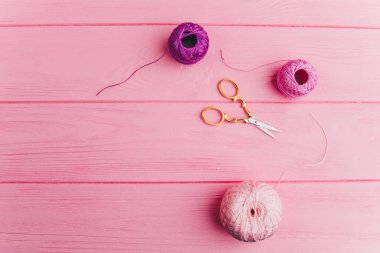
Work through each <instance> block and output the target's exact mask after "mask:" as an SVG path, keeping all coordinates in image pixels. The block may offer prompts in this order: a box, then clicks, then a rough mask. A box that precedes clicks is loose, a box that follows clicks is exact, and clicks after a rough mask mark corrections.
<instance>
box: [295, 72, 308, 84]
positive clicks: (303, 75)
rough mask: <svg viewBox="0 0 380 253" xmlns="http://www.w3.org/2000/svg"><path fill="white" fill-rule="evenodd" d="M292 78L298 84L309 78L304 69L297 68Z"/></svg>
mask: <svg viewBox="0 0 380 253" xmlns="http://www.w3.org/2000/svg"><path fill="white" fill-rule="evenodd" d="M294 78H295V79H296V82H297V83H298V84H299V85H303V84H305V83H306V82H307V80H309V75H308V74H307V72H306V71H305V70H304V69H299V70H297V71H296V73H294Z"/></svg>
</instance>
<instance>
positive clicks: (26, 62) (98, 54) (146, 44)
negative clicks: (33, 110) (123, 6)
mask: <svg viewBox="0 0 380 253" xmlns="http://www.w3.org/2000/svg"><path fill="white" fill-rule="evenodd" d="M172 28H173V27H170V26H169V27H154V26H147V27H59V28H57V27H49V28H17V29H14V28H3V29H0V47H1V48H6V50H0V59H2V60H1V61H0V75H1V77H2V78H1V79H0V100H2V101H38V100H43V101H46V100H48V101H52V100H54V101H55V100H65V101H67V100H70V101H72V100H76V101H78V100H108V101H110V100H138V101H141V100H142V101H146V100H154V101H168V100H170V101H183V100H186V101H200V100H202V101H203V100H219V101H220V100H223V98H222V97H221V96H220V94H219V93H218V92H216V88H215V87H216V83H217V81H219V80H220V79H221V78H223V77H231V78H233V79H235V80H236V81H238V83H239V84H240V86H241V89H242V95H243V96H244V97H246V99H248V100H252V101H289V99H288V98H286V97H284V96H283V95H282V94H280V93H279V92H278V91H277V89H276V87H275V79H274V77H275V75H276V72H277V71H278V70H279V68H280V67H281V66H282V64H283V63H281V62H280V63H276V64H273V65H270V66H266V67H263V68H261V69H259V70H257V71H254V72H249V73H244V72H237V71H234V70H230V69H228V68H226V67H225V66H224V65H223V64H222V63H221V60H220V56H219V50H220V49H223V50H224V54H225V57H226V59H227V60H228V62H229V63H230V64H231V65H234V66H236V67H240V68H243V69H250V68H252V67H255V66H259V65H262V64H265V63H270V62H273V61H278V60H281V59H283V60H286V59H297V58H302V59H307V60H309V61H310V62H311V63H312V64H313V65H314V66H315V67H316V69H317V72H318V75H319V83H318V87H317V89H316V90H315V91H314V92H313V93H311V94H310V95H309V96H306V97H304V98H300V99H298V100H297V101H379V98H380V86H379V85H377V84H378V83H380V73H379V71H378V66H379V65H380V57H379V56H380V48H379V46H378V45H379V44H380V36H378V35H379V32H378V31H375V30H348V29H346V30H336V29H310V28H307V29H306V28H305V29H285V28H257V27H233V28H232V27H229V28H228V27H210V28H208V33H209V35H210V40H211V47H210V50H209V53H208V55H207V56H206V58H205V59H204V60H202V61H201V62H199V63H198V64H195V65H191V66H185V65H182V64H179V63H178V62H176V61H175V60H173V59H172V58H171V57H170V56H169V55H167V56H166V57H165V58H164V59H162V61H160V62H158V63H157V64H155V65H153V66H149V67H147V68H146V69H143V70H141V71H140V72H139V73H137V74H136V75H135V76H134V77H133V79H132V80H130V82H128V83H126V84H125V85H123V86H119V87H115V88H113V89H110V90H106V91H105V92H104V93H102V94H101V95H100V96H98V97H96V96H95V94H96V93H97V92H98V91H99V90H100V89H101V88H103V87H104V86H106V85H109V84H113V83H117V82H119V81H121V80H123V79H124V78H125V77H126V76H127V75H129V74H130V73H131V72H133V70H134V69H136V68H137V67H138V66H141V65H142V64H144V63H147V62H149V61H151V60H153V59H156V58H158V56H160V55H161V54H162V52H163V50H164V47H165V43H166V41H167V38H168V36H169V34H170V31H171V29H172ZM269 49H270V50H269Z"/></svg>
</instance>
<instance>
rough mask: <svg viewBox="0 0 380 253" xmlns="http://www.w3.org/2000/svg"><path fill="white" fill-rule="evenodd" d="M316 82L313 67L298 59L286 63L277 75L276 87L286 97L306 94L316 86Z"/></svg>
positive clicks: (315, 73)
mask: <svg viewBox="0 0 380 253" xmlns="http://www.w3.org/2000/svg"><path fill="white" fill-rule="evenodd" d="M317 80H318V76H317V72H316V70H315V68H314V67H313V65H311V64H310V63H309V62H307V61H305V60H300V59H299V60H292V61H289V62H287V63H286V64H285V65H284V66H282V68H281V69H280V71H278V73H277V87H278V89H279V90H280V91H281V92H282V93H283V94H284V95H286V96H288V97H299V96H303V95H306V94H308V93H309V92H310V91H312V90H313V89H314V88H315V86H316V85H317Z"/></svg>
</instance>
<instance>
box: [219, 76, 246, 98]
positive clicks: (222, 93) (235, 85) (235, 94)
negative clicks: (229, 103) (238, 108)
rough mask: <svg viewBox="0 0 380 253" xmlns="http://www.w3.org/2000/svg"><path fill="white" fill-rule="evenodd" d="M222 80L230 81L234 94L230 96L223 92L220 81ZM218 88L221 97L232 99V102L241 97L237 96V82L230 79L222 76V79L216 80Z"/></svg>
mask: <svg viewBox="0 0 380 253" xmlns="http://www.w3.org/2000/svg"><path fill="white" fill-rule="evenodd" d="M223 82H227V83H231V84H232V85H233V86H234V88H235V93H234V95H232V96H230V95H227V94H226V93H224V91H223V87H222V83H223ZM218 90H219V93H220V94H221V95H222V96H223V97H225V98H229V99H232V100H233V101H234V102H235V100H236V99H241V98H240V97H239V86H238V85H237V83H235V82H234V81H232V80H231V79H227V78H224V79H222V80H220V81H219V82H218Z"/></svg>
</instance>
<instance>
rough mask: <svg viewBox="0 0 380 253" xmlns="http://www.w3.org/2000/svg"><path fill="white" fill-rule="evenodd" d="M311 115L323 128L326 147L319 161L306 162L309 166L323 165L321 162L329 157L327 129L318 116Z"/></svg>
mask: <svg viewBox="0 0 380 253" xmlns="http://www.w3.org/2000/svg"><path fill="white" fill-rule="evenodd" d="M310 116H311V117H312V118H313V119H314V121H315V122H317V124H318V126H319V127H320V128H321V130H322V133H323V136H324V137H325V149H324V151H323V156H322V159H321V160H319V161H318V162H316V163H312V164H306V166H309V167H315V166H318V165H321V164H322V163H323V162H324V161H325V159H326V157H327V151H328V139H327V135H326V131H325V129H324V128H323V126H322V124H321V122H320V121H319V120H318V119H316V118H315V117H314V115H313V114H311V113H310Z"/></svg>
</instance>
